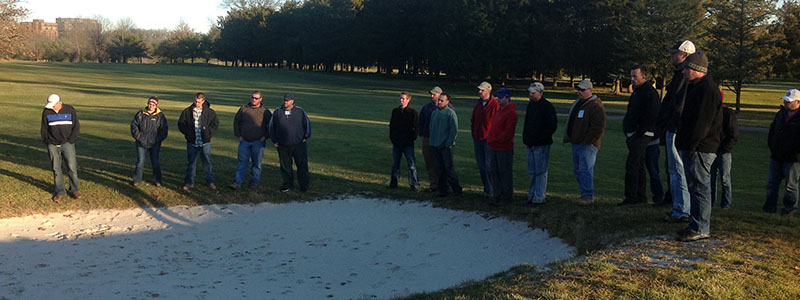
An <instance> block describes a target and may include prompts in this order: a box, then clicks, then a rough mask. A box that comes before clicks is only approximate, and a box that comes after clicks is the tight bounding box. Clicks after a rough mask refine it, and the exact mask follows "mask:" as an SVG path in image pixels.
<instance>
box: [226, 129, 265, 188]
mask: <svg viewBox="0 0 800 300" xmlns="http://www.w3.org/2000/svg"><path fill="white" fill-rule="evenodd" d="M265 146H266V142H265V141H252V142H250V141H248V140H242V141H240V142H239V154H238V159H239V164H237V165H236V174H234V176H233V184H235V185H239V186H241V185H242V182H244V176H245V173H247V165H248V163H250V164H251V166H250V185H251V186H255V185H258V181H259V180H261V157H262V156H264V147H265Z"/></svg>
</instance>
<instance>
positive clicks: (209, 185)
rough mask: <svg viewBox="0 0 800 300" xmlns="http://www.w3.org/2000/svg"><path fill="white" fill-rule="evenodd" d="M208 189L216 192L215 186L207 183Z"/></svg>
mask: <svg viewBox="0 0 800 300" xmlns="http://www.w3.org/2000/svg"><path fill="white" fill-rule="evenodd" d="M208 188H209V189H211V190H217V185H216V184H213V183H209V184H208Z"/></svg>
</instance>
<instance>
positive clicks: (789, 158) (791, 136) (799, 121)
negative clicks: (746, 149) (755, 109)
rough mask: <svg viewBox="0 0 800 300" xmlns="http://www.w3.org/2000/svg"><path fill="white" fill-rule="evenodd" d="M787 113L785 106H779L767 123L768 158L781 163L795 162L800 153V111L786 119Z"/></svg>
mask: <svg viewBox="0 0 800 300" xmlns="http://www.w3.org/2000/svg"><path fill="white" fill-rule="evenodd" d="M788 113H789V111H788V110H786V107H783V106H781V110H779V111H778V113H776V114H775V119H774V120H773V121H772V124H770V125H769V135H768V136H767V145H768V146H769V151H770V158H771V159H772V160H775V161H778V162H782V163H792V162H796V161H798V160H797V157H798V155H800V138H798V137H800V113H797V112H795V114H794V115H792V116H791V117H790V119H789V120H788V121H787V120H786V115H787V114H788Z"/></svg>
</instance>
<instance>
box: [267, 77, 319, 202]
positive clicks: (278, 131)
mask: <svg viewBox="0 0 800 300" xmlns="http://www.w3.org/2000/svg"><path fill="white" fill-rule="evenodd" d="M269 136H270V137H271V138H272V143H273V144H274V145H275V148H276V149H277V150H278V159H279V160H280V164H281V175H282V176H283V184H281V188H280V190H281V192H284V193H285V192H288V191H291V190H292V189H293V188H294V172H292V160H294V163H295V164H296V165H297V181H298V184H299V185H300V191H301V192H305V191H307V190H308V183H309V179H308V147H307V145H306V140H308V138H310V137H311V122H309V120H308V115H307V114H306V111H305V110H303V108H301V107H299V106H296V105H294V94H292V93H286V94H284V95H283V105H282V106H280V107H278V108H276V109H275V112H274V113H273V114H272V119H270V122H269Z"/></svg>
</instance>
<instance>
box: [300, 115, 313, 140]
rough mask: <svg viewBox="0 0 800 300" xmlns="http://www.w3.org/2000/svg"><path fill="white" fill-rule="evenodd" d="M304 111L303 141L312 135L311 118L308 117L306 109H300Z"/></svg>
mask: <svg viewBox="0 0 800 300" xmlns="http://www.w3.org/2000/svg"><path fill="white" fill-rule="evenodd" d="M300 111H301V112H303V132H304V133H305V134H304V135H303V142H305V141H306V140H307V139H308V138H310V137H311V120H309V119H308V114H306V111H305V110H302V109H301V110H300Z"/></svg>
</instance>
